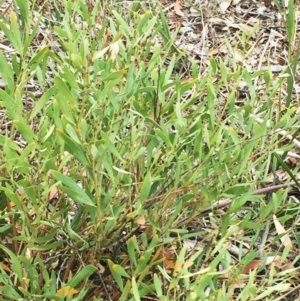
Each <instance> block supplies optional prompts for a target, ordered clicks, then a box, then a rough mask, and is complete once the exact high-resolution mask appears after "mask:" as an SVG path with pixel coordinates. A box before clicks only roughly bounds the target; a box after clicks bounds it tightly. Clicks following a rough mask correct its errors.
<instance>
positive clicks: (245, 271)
mask: <svg viewBox="0 0 300 301" xmlns="http://www.w3.org/2000/svg"><path fill="white" fill-rule="evenodd" d="M262 262H263V261H262V260H261V259H254V260H252V261H251V262H249V263H248V264H247V265H246V266H245V267H244V269H243V271H242V274H249V272H250V271H253V270H255V269H257V268H259V266H260V265H261V264H262Z"/></svg>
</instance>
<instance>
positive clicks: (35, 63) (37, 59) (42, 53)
mask: <svg viewBox="0 0 300 301" xmlns="http://www.w3.org/2000/svg"><path fill="white" fill-rule="evenodd" d="M48 52H49V46H46V47H44V48H43V49H41V50H40V51H39V52H38V53H37V54H36V55H35V56H34V57H33V58H32V59H31V60H30V61H29V63H28V66H27V68H28V69H30V71H33V70H35V69H36V67H37V66H38V65H39V64H40V63H41V62H42V61H43V59H44V58H45V57H47V56H48Z"/></svg>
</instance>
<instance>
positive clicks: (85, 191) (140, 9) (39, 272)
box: [0, 0, 299, 301]
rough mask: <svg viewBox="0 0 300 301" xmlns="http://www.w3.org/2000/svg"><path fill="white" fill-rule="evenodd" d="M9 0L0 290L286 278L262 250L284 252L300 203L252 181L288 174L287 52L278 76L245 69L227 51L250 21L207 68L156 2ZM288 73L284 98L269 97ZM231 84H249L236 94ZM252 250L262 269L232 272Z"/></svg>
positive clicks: (175, 288)
mask: <svg viewBox="0 0 300 301" xmlns="http://www.w3.org/2000/svg"><path fill="white" fill-rule="evenodd" d="M130 3H131V2H130ZM12 8H13V10H11V12H10V13H9V14H6V15H5V14H4V15H3V16H2V21H1V22H0V28H1V30H2V31H3V33H4V35H5V39H6V40H7V43H8V45H9V47H11V48H12V49H13V50H14V51H13V52H11V53H4V52H0V74H1V76H2V79H3V81H4V83H5V88H4V89H0V109H1V111H0V113H1V115H0V116H1V118H2V121H1V132H0V145H1V148H0V183H1V186H0V200H1V202H0V207H1V208H0V209H1V217H0V235H1V244H0V249H1V251H0V259H1V261H0V269H1V273H0V277H1V278H0V296H1V298H2V299H1V300H35V301H39V300H85V301H86V300H95V301H96V300H143V297H144V296H147V297H149V298H156V299H159V300H275V298H279V299H276V300H280V298H281V297H283V296H284V294H285V293H287V292H289V290H291V289H292V288H293V286H292V285H291V283H292V281H293V280H292V278H293V277H296V275H297V273H298V271H297V268H296V267H293V266H291V265H290V266H288V267H287V268H281V269H279V268H278V266H275V265H272V264H269V263H267V259H268V258H269V257H270V256H275V255H278V256H279V255H280V256H281V259H282V264H283V265H284V264H286V263H287V261H288V260H289V261H294V263H296V261H297V260H298V257H297V256H296V257H295V255H294V254H295V253H294V252H295V250H296V249H297V248H298V244H299V242H298V241H297V231H298V230H297V227H296V226H297V224H296V222H297V215H298V213H299V211H298V208H297V206H296V204H294V202H293V201H292V200H291V199H290V198H289V197H288V196H287V194H288V190H287V189H278V190H275V191H274V193H273V194H272V193H264V192H260V191H259V190H257V189H258V185H263V184H268V183H270V182H272V179H271V180H270V174H271V170H272V169H275V170H279V169H281V170H284V171H286V172H287V174H288V179H286V180H285V181H284V183H294V182H297V179H296V176H295V172H297V169H296V170H294V169H290V167H289V166H288V165H287V164H286V163H285V161H284V159H285V156H286V155H287V152H288V151H291V150H293V148H294V143H293V141H291V140H289V139H287V137H288V135H292V137H294V138H297V136H298V125H297V123H298V115H297V111H296V109H297V108H296V107H295V106H294V105H292V92H293V89H292V88H290V87H293V83H292V82H291V72H292V71H293V74H295V72H296V64H297V60H296V59H294V58H293V57H292V54H291V56H290V57H289V59H290V63H291V66H290V68H289V70H287V71H286V72H283V73H282V75H281V76H278V77H274V76H273V74H272V73H271V71H270V70H269V69H268V68H265V69H262V70H257V71H254V72H252V73H250V72H248V71H247V69H246V68H245V67H244V66H243V65H242V64H239V63H238V61H237V60H236V59H235V54H236V53H237V51H241V50H240V49H242V52H243V54H244V55H245V56H246V55H247V56H248V55H250V54H251V52H252V49H251V47H250V43H249V41H250V39H252V38H253V37H255V29H254V31H253V32H251V33H245V32H244V33H241V34H240V35H239V36H238V39H239V41H240V43H241V45H242V48H240V47H236V46H234V45H231V44H230V42H229V41H227V42H226V44H227V46H228V49H229V54H228V56H227V57H223V58H221V57H219V58H217V59H216V58H213V57H212V58H211V59H210V60H209V62H208V66H207V71H206V72H205V73H203V70H201V69H200V66H199V65H198V63H197V62H196V61H195V60H193V59H192V58H190V57H188V55H187V54H186V53H185V52H184V51H181V50H179V49H178V48H177V47H175V45H174V40H175V38H176V36H175V35H174V34H173V33H171V32H170V30H169V26H168V23H167V19H166V18H165V16H164V14H163V12H162V9H159V8H158V6H156V4H155V5H153V6H151V5H150V6H148V7H147V6H146V5H145V4H144V2H143V1H141V2H138V1H136V2H133V3H132V4H124V2H117V1H116V2H111V3H110V2H108V1H107V2H106V1H96V2H95V3H94V5H90V4H89V3H86V2H85V1H83V0H80V1H62V2H56V1H53V2H49V3H45V5H44V6H41V5H40V4H38V3H35V2H31V1H25V0H16V1H15V2H14V3H13V6H12ZM289 13H291V11H289ZM288 20H289V21H288V22H295V19H291V17H289V19H288ZM42 24H44V25H43V26H44V27H41V26H42ZM289 24H291V23H289ZM45 26H46V27H45ZM40 28H44V29H42V30H45V28H47V29H48V31H46V30H45V31H44V32H43V33H42V35H41V33H40V32H39V30H41V29H40ZM289 32H290V35H289V39H290V40H291V39H292V35H295V33H294V32H293V29H291V30H289ZM298 56H299V51H298V52H297V56H296V57H297V58H298ZM229 57H232V59H233V61H232V64H231V66H230V67H228V60H229ZM182 66H184V68H185V75H184V78H183V77H181V75H180V70H181V69H182ZM287 75H290V77H288V79H287ZM258 81H259V82H263V84H264V86H265V92H264V93H263V95H261V94H258V93H257V89H256V85H255V83H257V82H258ZM286 81H288V87H289V89H291V90H289V91H290V92H289V100H287V102H286V106H284V107H283V108H281V107H280V108H279V109H278V107H277V106H276V105H275V104H274V102H273V99H275V98H276V97H277V96H278V94H279V93H280V89H281V88H282V87H283V86H284V85H285V84H286ZM241 85H242V86H243V87H244V86H245V87H247V90H248V92H249V93H247V96H246V98H245V99H244V101H243V103H242V104H241V103H239V104H238V105H237V95H238V93H239V88H240V87H241ZM279 129H280V130H281V132H280V133H279V132H278V130H279ZM283 131H285V132H284V133H283ZM279 154H281V155H279ZM282 154H283V155H282ZM271 175H272V174H271ZM273 184H274V185H275V184H277V183H273ZM296 184H297V183H296ZM224 200H229V206H227V207H224V208H220V209H219V210H218V208H217V207H218V206H217V204H218V202H219V201H224ZM273 215H275V216H276V217H277V218H278V220H279V222H280V223H281V224H282V225H284V227H286V229H290V230H289V232H288V233H289V236H290V237H292V239H293V242H294V244H295V246H294V249H293V250H291V247H290V246H287V244H285V243H283V244H282V243H281V241H280V238H281V237H282V234H281V233H278V232H279V231H278V230H277V232H276V231H275V225H274V221H273ZM266 226H268V227H266ZM263 235H267V237H268V241H267V242H266V241H264V240H263V239H262V237H263ZM294 237H296V241H295V240H294ZM263 242H264V243H263ZM188 244H189V245H192V247H188ZM233 249H234V250H235V251H234V250H233ZM254 259H258V260H262V263H261V265H260V266H259V267H258V270H255V271H251V272H250V273H246V274H245V275H244V276H242V275H241V272H242V271H243V270H244V268H245V267H246V266H247V265H249V264H251V263H253V260H254ZM295 266H296V265H295ZM262 272H263V273H265V275H266V276H265V278H264V279H261V276H260V274H259V273H262ZM237 283H239V284H241V286H240V287H238V288H235V289H234V288H233V285H234V284H237ZM156 299H155V300H156ZM153 300H154V299H153Z"/></svg>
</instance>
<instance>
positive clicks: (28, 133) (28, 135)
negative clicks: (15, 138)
mask: <svg viewBox="0 0 300 301" xmlns="http://www.w3.org/2000/svg"><path fill="white" fill-rule="evenodd" d="M13 124H14V125H15V127H16V128H17V130H18V131H19V132H20V133H21V134H22V136H23V137H24V139H25V140H26V141H27V142H28V143H31V142H33V141H34V140H36V135H35V134H34V132H33V131H32V130H31V128H30V126H29V125H27V124H25V123H23V122H20V121H18V120H14V121H13Z"/></svg>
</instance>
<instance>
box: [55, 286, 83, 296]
mask: <svg viewBox="0 0 300 301" xmlns="http://www.w3.org/2000/svg"><path fill="white" fill-rule="evenodd" d="M77 293H78V291H77V290H76V289H74V288H72V287H70V286H65V287H63V288H61V289H59V290H58V291H57V292H56V296H57V297H62V296H72V295H74V294H77Z"/></svg>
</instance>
